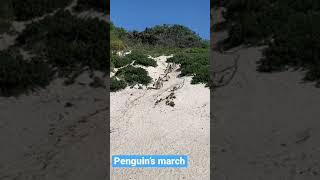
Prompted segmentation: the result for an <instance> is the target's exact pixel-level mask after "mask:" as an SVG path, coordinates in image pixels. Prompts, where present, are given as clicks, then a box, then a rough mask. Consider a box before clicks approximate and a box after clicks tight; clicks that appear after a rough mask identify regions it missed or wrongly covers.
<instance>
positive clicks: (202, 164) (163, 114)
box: [110, 56, 210, 179]
mask: <svg viewBox="0 0 320 180" xmlns="http://www.w3.org/2000/svg"><path fill="white" fill-rule="evenodd" d="M167 58H168V57H166V56H161V57H158V58H156V60H157V63H158V67H156V68H154V67H148V68H146V69H147V70H148V72H149V74H150V76H151V77H152V78H153V79H156V78H158V76H159V75H161V74H164V70H165V68H166V66H167V63H166V62H165V61H166V59H167ZM178 74H179V72H172V73H169V76H170V79H169V80H168V81H165V82H164V85H163V87H162V88H160V89H157V90H156V89H149V90H146V89H136V88H132V89H130V88H129V87H128V88H126V89H125V90H122V91H120V92H115V93H111V95H110V96H111V100H110V101H111V106H110V108H111V109H110V110H111V111H110V112H111V131H112V133H111V155H117V154H128V155H130V154H138V155H153V154H158V155H169V154H179V155H189V156H190V157H189V165H190V167H189V168H187V169H150V168H149V169H111V170H112V172H111V175H114V176H113V178H112V179H209V141H210V140H209V134H210V132H209V127H210V126H209V109H210V107H209V102H210V93H209V89H208V88H205V87H204V85H202V84H200V85H199V84H198V85H191V84H190V81H191V77H183V78H177V76H178ZM178 86H180V87H182V88H181V89H178V90H177V91H176V93H175V94H176V99H174V103H175V106H174V107H171V106H168V105H166V104H165V102H164V101H163V102H160V103H159V104H158V105H155V102H156V100H158V99H160V98H161V97H162V98H165V97H166V96H167V95H168V94H169V90H170V89H172V88H173V87H178ZM119 173H120V174H119Z"/></svg>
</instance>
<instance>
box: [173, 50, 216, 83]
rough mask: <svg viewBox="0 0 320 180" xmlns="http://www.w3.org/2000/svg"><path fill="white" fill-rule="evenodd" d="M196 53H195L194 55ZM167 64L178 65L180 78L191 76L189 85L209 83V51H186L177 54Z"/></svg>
mask: <svg viewBox="0 0 320 180" xmlns="http://www.w3.org/2000/svg"><path fill="white" fill-rule="evenodd" d="M194 52H197V53H194ZM167 62H172V63H176V64H180V67H181V74H180V75H181V76H193V78H192V81H191V83H192V84H197V83H205V84H208V82H209V77H210V76H209V51H208V50H199V49H194V50H186V51H185V52H181V53H178V54H176V55H174V56H173V57H172V58H169V59H168V60H167Z"/></svg>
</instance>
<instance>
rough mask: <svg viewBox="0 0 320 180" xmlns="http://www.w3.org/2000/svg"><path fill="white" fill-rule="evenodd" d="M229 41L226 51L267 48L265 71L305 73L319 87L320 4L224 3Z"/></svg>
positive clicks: (296, 0) (275, 0)
mask: <svg viewBox="0 0 320 180" xmlns="http://www.w3.org/2000/svg"><path fill="white" fill-rule="evenodd" d="M220 5H221V6H224V7H226V9H227V11H226V12H225V13H224V18H225V19H226V21H227V30H228V32H229V38H228V39H227V40H226V41H225V42H224V43H223V46H224V48H225V49H228V48H232V47H234V46H238V45H240V44H245V45H266V46H267V47H266V49H265V50H264V52H263V55H264V57H263V58H262V59H261V60H260V61H259V65H258V70H259V71H262V72H273V71H282V70H285V69H288V68H290V67H291V68H294V69H297V70H298V69H302V70H306V72H307V73H306V76H305V80H310V81H316V82H318V84H320V55H319V53H318V52H320V46H319V44H320V24H319V22H320V15H319V13H320V1H312V0H258V1H252V0H224V1H221V3H220Z"/></svg>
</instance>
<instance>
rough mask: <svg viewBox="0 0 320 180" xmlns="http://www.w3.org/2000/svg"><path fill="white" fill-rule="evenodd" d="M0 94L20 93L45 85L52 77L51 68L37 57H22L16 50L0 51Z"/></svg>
mask: <svg viewBox="0 0 320 180" xmlns="http://www.w3.org/2000/svg"><path fill="white" fill-rule="evenodd" d="M0 59H1V61H0V95H1V96H17V95H19V94H20V93H23V92H28V91H33V90H35V89H38V88H41V87H45V86H47V85H48V84H49V82H50V80H51V79H52V77H53V70H52V68H51V67H50V66H49V65H48V64H47V63H45V62H43V61H41V60H40V59H38V58H33V59H31V60H29V61H26V60H24V59H23V57H22V55H21V54H20V53H19V52H18V51H17V50H7V51H0Z"/></svg>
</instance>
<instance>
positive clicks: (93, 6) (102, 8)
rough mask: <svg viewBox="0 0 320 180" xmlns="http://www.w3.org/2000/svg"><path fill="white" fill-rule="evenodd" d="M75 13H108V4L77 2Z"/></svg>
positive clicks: (94, 0)
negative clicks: (87, 11) (86, 11)
mask: <svg viewBox="0 0 320 180" xmlns="http://www.w3.org/2000/svg"><path fill="white" fill-rule="evenodd" d="M74 9H75V10H76V11H84V10H95V11H99V12H106V13H107V12H108V11H109V9H110V2H109V1H105V0H78V3H77V6H75V8H74Z"/></svg>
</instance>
